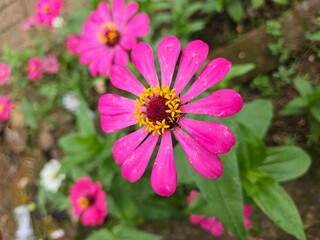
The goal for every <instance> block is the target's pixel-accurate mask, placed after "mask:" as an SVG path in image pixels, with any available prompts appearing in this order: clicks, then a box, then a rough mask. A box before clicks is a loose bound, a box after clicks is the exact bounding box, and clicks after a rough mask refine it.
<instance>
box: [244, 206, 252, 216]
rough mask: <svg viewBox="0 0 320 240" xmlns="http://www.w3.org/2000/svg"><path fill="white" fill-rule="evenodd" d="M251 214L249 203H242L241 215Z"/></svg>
mask: <svg viewBox="0 0 320 240" xmlns="http://www.w3.org/2000/svg"><path fill="white" fill-rule="evenodd" d="M251 214H252V208H251V206H250V205H244V206H243V215H244V216H246V217H250V216H251Z"/></svg>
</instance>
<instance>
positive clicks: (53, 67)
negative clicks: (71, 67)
mask: <svg viewBox="0 0 320 240" xmlns="http://www.w3.org/2000/svg"><path fill="white" fill-rule="evenodd" d="M59 69H60V65H59V62H58V59H57V58H56V56H54V55H48V56H46V57H45V58H44V59H43V60H42V70H43V72H45V73H49V74H55V73H58V72H59Z"/></svg>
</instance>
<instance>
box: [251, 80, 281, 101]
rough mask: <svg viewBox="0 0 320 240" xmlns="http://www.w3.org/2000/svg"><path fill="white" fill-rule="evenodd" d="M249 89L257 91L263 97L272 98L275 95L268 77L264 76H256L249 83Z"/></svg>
mask: <svg viewBox="0 0 320 240" xmlns="http://www.w3.org/2000/svg"><path fill="white" fill-rule="evenodd" d="M250 88H252V89H257V90H258V91H259V92H260V93H261V96H263V97H272V96H275V95H276V93H277V91H276V89H275V87H274V86H273V84H272V82H271V81H270V79H269V77H268V76H266V75H258V76H257V77H255V78H254V79H253V80H252V82H251V83H250Z"/></svg>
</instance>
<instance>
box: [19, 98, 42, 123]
mask: <svg viewBox="0 0 320 240" xmlns="http://www.w3.org/2000/svg"><path fill="white" fill-rule="evenodd" d="M20 104H21V110H22V112H23V114H24V116H25V124H26V126H28V127H30V128H32V129H37V128H38V118H37V115H36V112H35V111H34V109H33V107H32V105H31V103H30V102H29V101H28V100H27V99H26V98H22V99H21V102H20Z"/></svg>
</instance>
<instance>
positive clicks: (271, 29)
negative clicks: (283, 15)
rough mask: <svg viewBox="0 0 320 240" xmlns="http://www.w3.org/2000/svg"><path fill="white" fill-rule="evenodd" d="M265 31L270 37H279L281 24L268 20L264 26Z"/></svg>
mask: <svg viewBox="0 0 320 240" xmlns="http://www.w3.org/2000/svg"><path fill="white" fill-rule="evenodd" d="M266 27H267V28H266V30H267V33H268V34H269V35H271V36H272V37H281V36H282V32H281V24H280V23H279V22H278V21H275V20H269V21H267V24H266Z"/></svg>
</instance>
